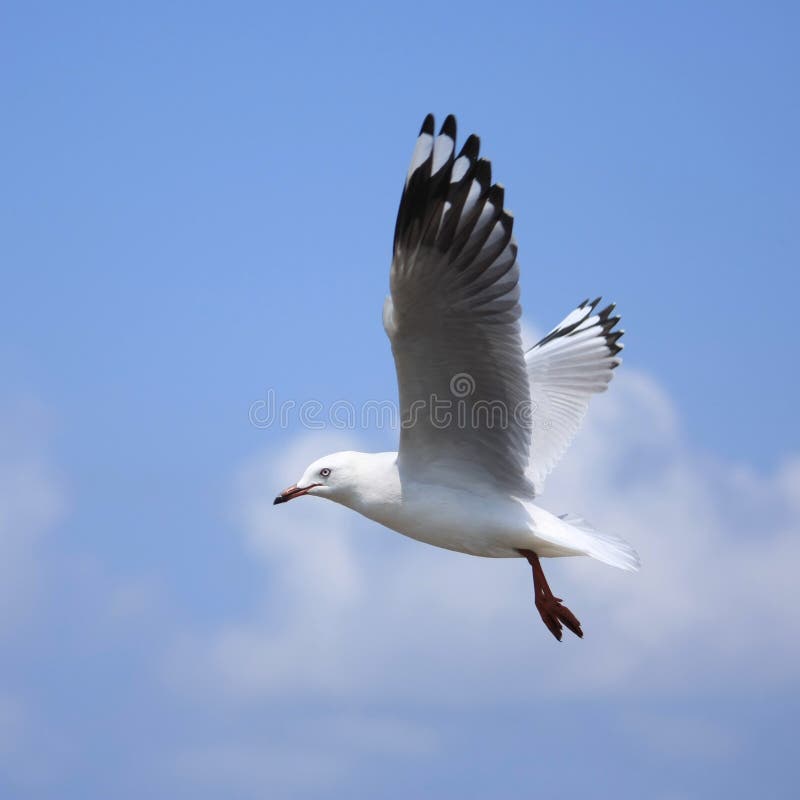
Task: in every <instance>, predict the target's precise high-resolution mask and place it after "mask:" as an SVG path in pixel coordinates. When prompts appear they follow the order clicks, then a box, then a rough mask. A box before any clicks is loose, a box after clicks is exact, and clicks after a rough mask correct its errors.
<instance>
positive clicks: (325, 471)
mask: <svg viewBox="0 0 800 800" xmlns="http://www.w3.org/2000/svg"><path fill="white" fill-rule="evenodd" d="M319 474H320V475H322V477H323V478H327V477H328V475H330V474H331V471H330V470H329V469H328V468H327V467H323V468H322V469H321V470H320V471H319Z"/></svg>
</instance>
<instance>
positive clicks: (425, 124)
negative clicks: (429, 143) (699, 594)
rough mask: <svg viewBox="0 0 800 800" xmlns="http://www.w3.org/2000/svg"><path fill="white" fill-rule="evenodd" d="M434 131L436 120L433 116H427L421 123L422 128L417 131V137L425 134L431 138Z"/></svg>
mask: <svg viewBox="0 0 800 800" xmlns="http://www.w3.org/2000/svg"><path fill="white" fill-rule="evenodd" d="M435 129H436V119H435V118H434V116H433V114H428V115H427V116H426V117H425V119H424V120H423V121H422V127H421V128H420V129H419V136H422V134H423V133H427V134H428V135H429V136H433V132H434V130H435Z"/></svg>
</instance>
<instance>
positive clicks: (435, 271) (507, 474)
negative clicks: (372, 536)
mask: <svg viewBox="0 0 800 800" xmlns="http://www.w3.org/2000/svg"><path fill="white" fill-rule="evenodd" d="M455 134H456V124H455V119H454V118H453V117H452V116H450V117H448V118H447V119H446V120H445V122H444V125H443V126H442V129H441V131H440V133H439V135H438V136H435V135H434V120H433V116H432V115H428V117H426V119H425V122H424V123H423V125H422V129H421V130H420V134H419V138H418V139H417V144H416V147H415V149H414V154H413V156H412V159H411V168H410V169H409V172H408V176H407V177H406V182H405V186H404V189H403V195H402V199H401V201H400V208H399V210H398V215H397V224H396V227H395V238H394V256H393V260H392V267H391V272H390V288H391V296H390V297H388V298H387V299H386V302H385V303H384V308H383V325H384V329H385V331H386V334H387V335H388V337H389V340H390V342H391V345H392V354H393V356H394V361H395V367H396V370H397V383H398V390H399V395H400V409H401V416H402V426H401V432H400V448H399V451H398V452H392V453H373V454H370V453H354V452H344V453H334V454H332V455H330V456H325V457H324V458H322V459H319V460H318V461H315V462H314V463H313V464H312V465H311V466H310V467H309V468H308V469H307V470H306V472H305V473H304V474H303V476H302V477H301V478H300V480H299V481H298V482H297V483H296V484H295V485H294V486H291V487H289V489H287V490H285V491H284V492H282V493H281V494H280V495H279V496H278V497H277V498H276V499H275V502H276V503H283V502H286V501H288V500H291V499H293V498H295V497H299V496H301V495H305V494H312V495H317V496H320V497H325V498H327V499H329V500H333V501H335V502H337V503H341V504H342V505H345V506H347V507H349V508H351V509H353V510H354V511H357V512H358V513H360V514H362V515H363V516H365V517H368V518H369V519H371V520H374V521H375V522H378V523H380V524H381V525H384V526H386V527H387V528H391V529H392V530H395V531H398V532H399V533H402V534H404V535H405V536H409V537H411V538H412V539H417V540H418V541H421V542H427V543H428V544H432V545H435V546H436V547H442V548H445V549H447V550H455V551H458V552H461V553H468V554H470V555H475V556H486V557H490V558H512V557H516V558H519V557H523V558H526V559H527V560H528V562H529V563H530V565H531V567H532V570H533V581H534V589H535V598H536V607H537V609H538V610H539V613H540V614H541V616H542V619H543V620H544V622H545V624H546V625H547V627H548V628H549V629H550V631H551V632H552V633H553V635H554V636H555V637H556V638H558V639H561V629H562V628H561V626H562V623H563V624H564V625H566V626H567V627H568V628H569V629H570V630H571V631H572V632H573V633H575V634H576V635H578V636H582V635H583V633H582V631H581V628H580V623H579V622H578V620H577V619H576V618H575V616H574V615H573V614H572V612H571V611H570V610H569V609H567V608H566V607H565V606H563V605H561V601H560V600H559V599H558V598H557V597H555V596H554V595H553V594H552V592H551V591H550V587H549V586H548V585H547V581H546V579H545V577H544V573H543V571H542V568H541V565H540V563H539V557H540V556H546V557H554V556H575V555H588V556H591V557H592V558H595V559H598V560H599V561H602V562H604V563H606V564H611V565H613V566H616V567H620V568H622V569H638V566H639V559H638V556H637V555H636V552H635V551H634V550H633V548H632V547H631V546H630V545H629V544H628V543H627V542H624V541H623V540H622V539H619V538H617V537H615V536H609V535H605V534H601V533H599V532H598V531H596V530H594V529H593V528H592V527H591V526H590V525H589V524H587V523H586V522H585V521H584V520H583V519H581V518H580V517H574V516H567V515H564V516H561V517H559V516H555V515H553V514H551V513H550V512H548V511H545V510H544V509H543V508H541V507H540V506H538V505H536V504H535V503H534V502H533V501H534V498H535V497H536V496H537V495H538V494H540V493H541V491H542V487H543V485H544V480H545V478H546V476H547V474H548V473H549V472H550V470H551V469H552V468H553V466H554V465H555V464H556V462H557V461H558V459H559V458H560V457H561V456H562V455H563V453H564V451H565V450H566V448H567V447H568V445H569V443H570V441H571V440H572V437H573V436H574V435H575V433H576V431H577V430H578V427H579V426H580V423H581V421H582V419H583V416H584V414H585V412H586V409H587V406H588V403H589V399H590V398H591V396H592V395H593V394H595V393H597V392H602V391H605V389H606V388H607V386H608V383H609V381H610V380H611V376H612V374H613V370H614V369H615V368H616V367H617V366H618V365H619V364H620V361H621V360H620V358H619V355H618V354H619V352H620V351H621V349H622V345H620V344H618V339H619V338H620V336H622V332H621V331H617V330H615V326H616V324H617V323H618V322H619V317H617V316H612V312H613V309H614V306H613V305H612V306H608V307H607V308H605V309H603V310H601V311H597V310H596V307H597V304H598V303H599V298H598V299H597V300H595V301H593V302H591V303H590V302H589V301H588V300H587V301H585V302H583V303H581V304H580V305H579V306H578V307H577V308H576V309H574V310H573V311H571V312H570V313H569V314H568V315H567V317H566V318H565V319H564V320H563V321H562V322H561V323H560V324H559V325H557V326H556V327H555V328H553V330H552V331H550V333H548V334H547V335H546V336H545V337H544V338H543V339H542V340H541V341H540V342H538V343H537V344H536V345H535V346H534V347H532V348H530V349H529V350H528V351H527V352H525V351H524V349H523V347H522V337H521V332H520V325H519V318H520V315H521V313H522V311H521V308H520V304H519V274H520V270H519V265H518V263H517V244H516V241H515V239H514V237H513V235H512V229H513V224H514V220H513V217H512V215H511V214H510V213H509V212H508V211H506V209H505V208H504V197H505V192H504V189H503V187H502V186H501V185H500V184H492V181H491V165H490V164H489V162H488V161H487V160H485V159H483V158H479V140H478V138H477V137H476V136H470V137H468V139H467V140H466V142H465V143H464V145H463V147H462V149H461V151H460V152H459V154H458V155H456V154H455ZM443 410H444V412H445V413H444V415H442V414H441V413H440V412H442V411H443Z"/></svg>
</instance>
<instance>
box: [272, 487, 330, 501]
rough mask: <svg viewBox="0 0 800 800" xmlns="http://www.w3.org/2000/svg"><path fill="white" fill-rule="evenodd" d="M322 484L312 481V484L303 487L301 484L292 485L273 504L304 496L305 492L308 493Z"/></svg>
mask: <svg viewBox="0 0 800 800" xmlns="http://www.w3.org/2000/svg"><path fill="white" fill-rule="evenodd" d="M320 485H321V484H319V483H312V484H311V485H310V486H303V487H302V488H301V487H299V486H290V487H289V488H288V489H285V490H284V491H282V492H281V493H280V494H279V495H278V496H277V497H276V498H275V499H274V500H273V501H272V505H274V506H277V505H278V504H279V503H288V502H289V501H290V500H294V499H295V497H302V496H303V495H304V494H308V493H309V492H310V491H311V490H312V489H313V488H314V487H315V486H320Z"/></svg>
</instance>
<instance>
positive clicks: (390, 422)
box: [249, 372, 549, 430]
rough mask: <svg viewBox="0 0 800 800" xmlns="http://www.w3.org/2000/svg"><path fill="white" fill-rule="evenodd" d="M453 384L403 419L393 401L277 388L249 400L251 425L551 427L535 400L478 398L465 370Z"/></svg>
mask: <svg viewBox="0 0 800 800" xmlns="http://www.w3.org/2000/svg"><path fill="white" fill-rule="evenodd" d="M448 388H449V396H445V397H439V396H438V395H437V394H435V393H434V394H431V395H430V396H429V397H426V398H419V399H416V400H414V401H412V402H411V404H410V405H409V407H408V408H407V409H406V410H405V413H404V414H403V415H402V417H401V413H400V408H399V407H398V405H397V403H396V402H394V401H392V400H366V401H364V402H363V403H358V404H356V403H353V402H351V401H349V400H335V401H334V402H332V403H330V404H328V405H326V404H325V403H322V402H321V401H319V400H313V399H309V400H303V401H302V402H298V401H296V400H279V399H278V395H277V392H276V391H275V390H274V389H268V390H267V391H266V393H265V396H264V398H263V399H259V400H255V401H253V402H252V403H251V404H250V411H249V418H250V424H251V425H253V427H255V428H259V429H266V428H275V427H277V428H290V427H294V426H296V425H300V426H301V427H303V428H307V429H309V430H323V429H326V428H333V429H334V430H367V429H378V430H384V429H397V428H411V427H414V426H416V425H420V424H424V425H430V426H431V427H434V428H438V429H446V428H453V427H455V428H458V429H460V430H486V429H498V430H505V429H506V428H509V427H522V428H526V429H529V430H533V429H534V428H535V427H539V428H547V427H549V423H548V421H547V420H543V419H540V418H538V417H537V416H536V404H535V403H534V402H533V401H532V400H530V399H525V400H523V401H520V402H518V403H516V404H514V406H513V407H510V406H509V404H508V403H506V402H505V401H503V400H487V399H485V398H476V397H475V394H476V390H477V388H478V387H477V384H476V382H475V379H474V378H473V377H472V376H471V375H470V374H468V373H466V372H459V373H456V374H455V375H453V377H452V378H451V379H450V384H449V387H448Z"/></svg>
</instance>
